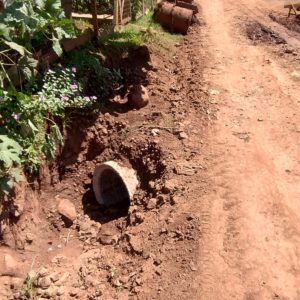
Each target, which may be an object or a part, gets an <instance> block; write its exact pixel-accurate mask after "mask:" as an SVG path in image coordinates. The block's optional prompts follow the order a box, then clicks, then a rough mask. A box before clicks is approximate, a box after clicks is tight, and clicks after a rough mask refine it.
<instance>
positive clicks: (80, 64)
mask: <svg viewBox="0 0 300 300" xmlns="http://www.w3.org/2000/svg"><path fill="white" fill-rule="evenodd" d="M68 65H69V66H70V67H71V66H76V68H77V71H78V77H79V81H80V82H81V86H82V88H83V91H84V92H85V93H87V94H90V93H91V91H93V94H94V95H97V98H98V100H100V101H104V100H105V99H107V97H108V96H109V95H110V94H111V92H112V90H113V87H114V86H115V84H117V83H118V82H119V81H120V79H121V78H122V76H121V74H120V71H119V70H115V69H113V70H110V69H108V68H105V67H103V66H102V65H101V64H100V61H99V59H98V58H97V57H95V56H94V55H92V54H91V53H89V51H87V50H86V49H81V50H74V51H72V52H71V54H70V57H69V60H68Z"/></svg>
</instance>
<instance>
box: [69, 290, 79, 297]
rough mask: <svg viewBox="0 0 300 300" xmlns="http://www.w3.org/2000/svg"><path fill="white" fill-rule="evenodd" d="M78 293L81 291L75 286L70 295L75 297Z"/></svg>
mask: <svg viewBox="0 0 300 300" xmlns="http://www.w3.org/2000/svg"><path fill="white" fill-rule="evenodd" d="M78 293H79V290H78V289H77V288H73V289H72V290H71V291H70V292H69V295H70V296H71V297H75V296H77V295H78Z"/></svg>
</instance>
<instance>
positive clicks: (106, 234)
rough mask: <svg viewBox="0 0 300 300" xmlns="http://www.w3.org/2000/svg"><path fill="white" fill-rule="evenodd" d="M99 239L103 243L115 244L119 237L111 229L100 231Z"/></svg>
mask: <svg viewBox="0 0 300 300" xmlns="http://www.w3.org/2000/svg"><path fill="white" fill-rule="evenodd" d="M97 240H98V241H99V242H100V243H101V244H102V245H112V244H115V243H116V242H117V241H118V237H117V236H116V234H114V233H113V232H111V231H109V230H102V231H100V232H99V234H98V236H97Z"/></svg>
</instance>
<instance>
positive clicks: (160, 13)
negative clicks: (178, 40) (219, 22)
mask: <svg viewBox="0 0 300 300" xmlns="http://www.w3.org/2000/svg"><path fill="white" fill-rule="evenodd" d="M197 13H198V7H197V5H195V4H194V3H193V0H181V1H176V2H169V1H161V2H159V3H158V4H157V6H156V9H155V13H154V18H155V20H156V21H157V22H158V23H160V24H161V25H162V26H164V27H166V28H168V29H169V30H171V31H172V32H178V33H181V34H187V31H188V29H189V27H190V25H191V24H192V23H193V22H194V20H195V14H197Z"/></svg>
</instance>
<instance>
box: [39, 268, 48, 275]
mask: <svg viewBox="0 0 300 300" xmlns="http://www.w3.org/2000/svg"><path fill="white" fill-rule="evenodd" d="M48 273H49V272H48V270H47V269H46V268H45V267H42V268H40V270H39V272H38V276H39V277H46V276H47V275H48Z"/></svg>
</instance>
